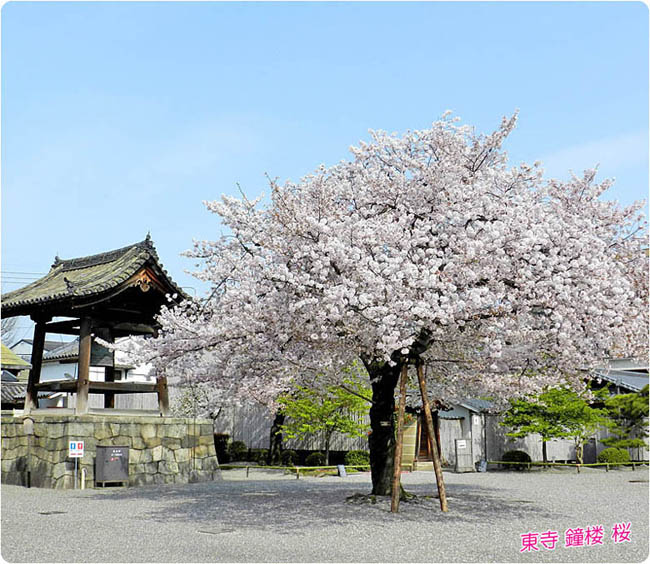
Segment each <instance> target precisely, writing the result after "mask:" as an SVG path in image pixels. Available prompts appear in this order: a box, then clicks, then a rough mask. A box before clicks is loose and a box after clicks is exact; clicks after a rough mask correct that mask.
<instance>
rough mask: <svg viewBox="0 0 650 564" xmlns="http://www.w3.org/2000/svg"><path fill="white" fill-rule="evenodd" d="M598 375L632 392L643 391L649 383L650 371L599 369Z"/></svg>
mask: <svg viewBox="0 0 650 564" xmlns="http://www.w3.org/2000/svg"><path fill="white" fill-rule="evenodd" d="M596 376H598V377H599V378H602V379H603V380H607V381H608V382H612V383H613V384H616V385H617V386H618V387H620V388H625V389H626V390H630V391H632V392H639V391H641V390H642V389H643V388H644V386H647V385H648V381H649V380H648V373H647V372H646V373H645V374H644V373H642V372H633V371H631V370H630V371H628V370H597V371H596Z"/></svg>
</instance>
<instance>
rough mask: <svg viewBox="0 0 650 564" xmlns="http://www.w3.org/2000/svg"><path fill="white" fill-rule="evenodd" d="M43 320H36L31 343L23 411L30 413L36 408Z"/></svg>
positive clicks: (43, 337)
mask: <svg viewBox="0 0 650 564" xmlns="http://www.w3.org/2000/svg"><path fill="white" fill-rule="evenodd" d="M45 323H46V321H45V320H39V321H36V326H35V327H34V341H33V343H32V359H31V364H32V368H31V369H30V371H29V378H28V380H27V392H26V394H25V413H30V412H31V411H32V410H33V409H37V408H38V391H37V390H36V384H38V383H39V382H40V380H41V366H42V365H43V349H44V348H45V333H46V330H45Z"/></svg>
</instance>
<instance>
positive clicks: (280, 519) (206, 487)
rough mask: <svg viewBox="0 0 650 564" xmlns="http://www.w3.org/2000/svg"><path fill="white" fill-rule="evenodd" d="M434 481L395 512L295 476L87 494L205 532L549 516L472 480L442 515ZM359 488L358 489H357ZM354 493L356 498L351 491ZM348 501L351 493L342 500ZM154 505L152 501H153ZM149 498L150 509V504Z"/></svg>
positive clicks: (383, 500)
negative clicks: (193, 525)
mask: <svg viewBox="0 0 650 564" xmlns="http://www.w3.org/2000/svg"><path fill="white" fill-rule="evenodd" d="M434 488H435V485H433V484H414V485H408V488H407V491H408V492H409V493H410V494H414V495H415V497H414V498H413V499H411V500H409V501H402V502H401V504H400V512H399V513H398V514H391V513H390V498H389V497H382V496H378V497H376V499H375V502H373V501H372V499H371V496H368V495H364V496H359V495H358V494H368V493H369V492H368V489H369V488H368V485H367V484H360V483H357V484H354V483H349V482H348V483H345V482H341V483H335V482H332V481H329V482H325V483H317V481H316V480H301V481H298V480H296V481H292V480H289V481H287V480H284V481H269V480H253V479H251V480H247V481H218V482H204V483H200V484H183V485H180V486H179V485H161V486H154V487H139V488H130V489H126V490H119V491H104V492H102V493H96V494H94V495H91V496H84V497H85V498H90V499H94V500H101V501H106V502H119V501H124V502H129V501H135V502H137V501H143V502H146V503H143V504H142V507H143V510H142V512H141V513H140V512H138V518H145V519H149V520H152V521H159V522H171V521H179V522H187V521H192V522H195V523H196V525H197V528H198V529H199V530H200V531H201V532H205V533H213V534H217V533H221V532H234V531H235V530H237V531H242V530H260V531H272V532H275V533H278V534H295V533H296V532H297V531H300V530H301V529H306V528H310V529H313V528H314V527H327V526H331V525H332V524H333V523H336V524H338V525H350V526H354V525H358V524H363V523H368V524H371V525H378V524H382V523H385V524H387V525H388V524H393V523H395V520H400V521H406V522H419V523H428V524H431V523H436V522H441V523H442V522H450V521H451V522H464V523H473V522H475V523H484V522H485V519H486V515H489V516H490V521H491V522H496V521H499V520H501V519H504V520H508V521H509V522H510V521H511V520H512V519H513V518H527V517H530V516H535V518H541V517H548V518H557V517H559V516H561V515H562V513H561V512H559V511H558V512H549V511H548V510H547V509H546V508H542V507H540V505H538V503H537V502H536V501H534V500H523V499H521V500H519V499H507V498H504V492H503V490H499V489H496V488H489V487H482V486H473V485H471V486H470V485H450V486H447V497H448V501H449V512H448V513H442V512H441V510H440V503H439V500H438V499H437V498H435V497H434ZM364 490H365V491H364ZM355 494H357V495H355ZM348 498H352V499H350V500H348ZM156 502H158V503H156ZM152 503H153V507H152Z"/></svg>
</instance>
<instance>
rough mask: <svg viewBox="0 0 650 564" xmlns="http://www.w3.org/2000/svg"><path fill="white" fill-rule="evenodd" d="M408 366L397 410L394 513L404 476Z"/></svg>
mask: <svg viewBox="0 0 650 564" xmlns="http://www.w3.org/2000/svg"><path fill="white" fill-rule="evenodd" d="M408 370H409V367H408V364H406V363H404V366H402V374H401V375H400V379H399V407H398V409H397V443H396V444H395V462H394V464H393V488H392V491H391V498H390V510H391V512H392V513H397V512H398V511H399V496H400V493H401V492H400V478H401V476H402V449H403V448H404V410H405V407H406V379H407V377H408Z"/></svg>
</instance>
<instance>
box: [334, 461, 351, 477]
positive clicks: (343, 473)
mask: <svg viewBox="0 0 650 564" xmlns="http://www.w3.org/2000/svg"><path fill="white" fill-rule="evenodd" d="M336 467H337V468H338V469H339V476H340V477H341V478H345V477H346V476H347V475H348V474H347V472H346V471H345V466H344V465H343V464H337V465H336Z"/></svg>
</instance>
